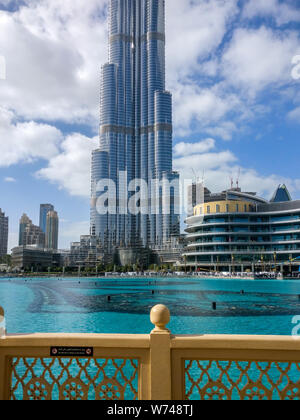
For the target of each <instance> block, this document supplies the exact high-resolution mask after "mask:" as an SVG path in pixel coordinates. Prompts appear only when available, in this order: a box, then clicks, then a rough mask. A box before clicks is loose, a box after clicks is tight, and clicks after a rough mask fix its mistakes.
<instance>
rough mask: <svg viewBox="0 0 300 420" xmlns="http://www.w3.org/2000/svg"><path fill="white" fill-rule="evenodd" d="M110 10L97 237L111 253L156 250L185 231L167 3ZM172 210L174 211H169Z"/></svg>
mask: <svg viewBox="0 0 300 420" xmlns="http://www.w3.org/2000/svg"><path fill="white" fill-rule="evenodd" d="M109 6H110V13H109V62H108V63H107V64H105V65H104V66H103V67H102V80H101V101H100V102H101V112H100V148H99V150H96V151H95V152H94V153H93V158H92V204H91V234H96V235H97V236H99V237H100V239H101V241H102V242H103V243H104V244H106V246H107V247H108V248H110V247H114V246H134V245H143V246H150V247H153V246H156V245H159V244H162V243H163V242H164V241H165V240H168V238H169V236H170V235H171V234H179V231H180V223H179V215H178V213H179V211H178V210H177V206H176V205H174V200H177V195H178V194H177V190H178V187H176V186H175V187H174V185H175V184H176V183H178V174H177V173H175V172H173V171H172V96H171V94H170V92H167V91H166V90H165V0H110V5H109ZM103 179H109V180H110V181H111V182H112V184H113V185H114V186H115V191H114V189H113V188H112V189H111V190H110V191H109V192H108V193H107V198H108V201H109V202H110V203H109V211H108V214H99V211H97V208H96V204H97V200H98V199H99V196H100V195H101V194H102V193H103V192H104V190H105V188H103V191H101V188H100V190H99V191H97V188H96V186H97V183H98V181H100V180H103ZM166 181H168V182H169V183H171V184H172V185H173V187H171V190H172V192H171V194H169V195H170V196H171V197H170V198H171V199H170V200H167V204H166V200H163V191H162V190H163V189H165V188H166V187H167V182H166ZM145 185H146V186H147V188H145ZM129 186H130V188H128V187H129ZM128 190H129V192H128ZM136 192H139V193H140V199H138V200H136V203H135V211H132V209H130V208H127V204H128V202H130V200H131V199H133V200H134V198H135V195H136ZM111 195H115V199H112V200H110V198H111ZM166 205H168V206H169V209H166V208H165V207H164V210H163V206H166ZM153 209H155V210H153ZM176 211H177V213H176ZM168 212H169V214H168ZM164 214H167V216H168V217H164Z"/></svg>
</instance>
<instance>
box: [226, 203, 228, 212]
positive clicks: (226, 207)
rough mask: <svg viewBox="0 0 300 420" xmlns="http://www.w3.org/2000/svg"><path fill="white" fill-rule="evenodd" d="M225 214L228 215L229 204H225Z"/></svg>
mask: <svg viewBox="0 0 300 420" xmlns="http://www.w3.org/2000/svg"><path fill="white" fill-rule="evenodd" d="M226 213H229V204H226Z"/></svg>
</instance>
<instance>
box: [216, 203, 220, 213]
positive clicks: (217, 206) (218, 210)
mask: <svg viewBox="0 0 300 420" xmlns="http://www.w3.org/2000/svg"><path fill="white" fill-rule="evenodd" d="M216 213H220V206H219V204H217V205H216Z"/></svg>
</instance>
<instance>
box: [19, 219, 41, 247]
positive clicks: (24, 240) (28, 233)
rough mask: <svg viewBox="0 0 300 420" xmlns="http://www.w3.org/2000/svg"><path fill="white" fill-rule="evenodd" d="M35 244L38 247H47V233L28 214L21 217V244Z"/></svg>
mask: <svg viewBox="0 0 300 420" xmlns="http://www.w3.org/2000/svg"><path fill="white" fill-rule="evenodd" d="M28 245H35V246H36V247H38V248H44V247H45V233H44V232H43V231H42V229H40V227H39V226H35V225H34V224H33V223H32V221H31V220H30V219H29V217H28V216H27V214H23V216H22V217H21V219H20V230H19V246H25V247H26V246H28Z"/></svg>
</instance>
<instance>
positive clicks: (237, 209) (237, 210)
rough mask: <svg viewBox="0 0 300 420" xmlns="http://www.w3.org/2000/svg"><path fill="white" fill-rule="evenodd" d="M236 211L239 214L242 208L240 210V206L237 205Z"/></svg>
mask: <svg viewBox="0 0 300 420" xmlns="http://www.w3.org/2000/svg"><path fill="white" fill-rule="evenodd" d="M235 211H236V212H237V213H238V212H239V211H240V208H239V205H238V204H236V206H235Z"/></svg>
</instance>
